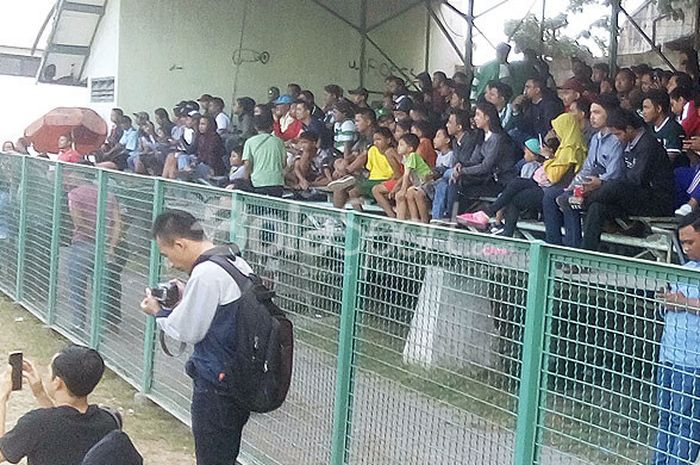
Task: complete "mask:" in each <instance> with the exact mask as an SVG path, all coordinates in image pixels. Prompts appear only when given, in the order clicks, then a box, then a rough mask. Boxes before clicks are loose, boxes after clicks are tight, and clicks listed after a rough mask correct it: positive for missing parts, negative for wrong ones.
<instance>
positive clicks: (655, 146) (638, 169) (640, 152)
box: [623, 129, 675, 205]
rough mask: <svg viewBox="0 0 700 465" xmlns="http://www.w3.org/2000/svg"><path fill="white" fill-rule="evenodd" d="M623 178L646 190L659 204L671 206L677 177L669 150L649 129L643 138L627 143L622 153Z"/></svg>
mask: <svg viewBox="0 0 700 465" xmlns="http://www.w3.org/2000/svg"><path fill="white" fill-rule="evenodd" d="M623 161H624V174H623V179H624V180H625V181H626V182H628V183H630V184H633V185H635V186H638V187H641V188H642V189H643V190H645V191H647V192H648V194H649V198H650V200H651V201H652V202H654V203H657V202H658V203H657V205H666V204H669V205H671V204H672V203H673V197H674V182H675V181H674V176H673V167H672V165H671V160H669V158H668V155H667V153H666V149H665V148H664V146H663V145H661V143H660V142H659V141H658V140H657V139H656V137H654V136H653V135H652V134H651V133H650V132H649V131H647V130H646V129H644V130H643V133H642V135H641V137H640V138H639V139H638V140H636V141H632V143H630V144H628V146H627V147H626V148H625V150H624V152H623Z"/></svg>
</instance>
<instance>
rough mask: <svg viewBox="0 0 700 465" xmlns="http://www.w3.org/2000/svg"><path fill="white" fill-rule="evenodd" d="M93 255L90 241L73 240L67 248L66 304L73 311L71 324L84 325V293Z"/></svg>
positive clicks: (85, 309) (93, 248) (90, 272)
mask: <svg viewBox="0 0 700 465" xmlns="http://www.w3.org/2000/svg"><path fill="white" fill-rule="evenodd" d="M94 255H95V245H94V244H92V243H90V242H83V241H77V242H73V243H72V244H71V246H70V248H69V249H68V265H67V268H68V305H69V306H70V308H71V310H72V312H73V324H74V325H75V326H77V327H79V328H84V327H85V320H86V315H87V307H86V306H85V294H86V293H87V287H88V283H89V281H90V277H91V276H92V258H93V256H94Z"/></svg>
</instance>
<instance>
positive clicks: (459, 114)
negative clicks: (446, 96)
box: [432, 107, 495, 222]
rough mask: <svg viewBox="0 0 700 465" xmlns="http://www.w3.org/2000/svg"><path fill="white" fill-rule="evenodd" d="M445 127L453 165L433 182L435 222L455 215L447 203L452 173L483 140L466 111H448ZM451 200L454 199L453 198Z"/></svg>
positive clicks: (468, 157) (465, 162)
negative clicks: (450, 140) (449, 142)
mask: <svg viewBox="0 0 700 465" xmlns="http://www.w3.org/2000/svg"><path fill="white" fill-rule="evenodd" d="M494 108H495V107H494ZM446 129H447V133H448V134H449V136H450V137H451V138H452V150H453V151H454V166H453V167H452V168H449V169H447V170H446V171H445V173H444V174H443V176H442V177H441V178H440V179H439V180H438V181H437V182H436V183H435V184H434V187H435V197H434V199H433V207H432V219H433V221H435V222H438V221H442V220H443V219H445V218H449V217H451V216H452V215H456V213H455V212H453V211H452V210H453V208H454V207H455V206H454V205H453V204H452V203H450V204H448V190H449V189H450V187H451V184H452V181H451V179H452V173H453V171H454V170H455V169H459V168H461V167H462V165H466V164H467V163H468V162H469V159H470V158H471V155H472V153H473V152H474V149H475V148H476V147H477V146H478V145H479V144H481V141H482V140H483V133H482V132H481V131H479V130H477V129H473V128H472V127H471V122H470V118H469V112H466V111H453V112H450V115H449V117H448V119H447V124H446ZM452 200H453V201H454V199H452Z"/></svg>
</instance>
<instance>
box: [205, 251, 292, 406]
mask: <svg viewBox="0 0 700 465" xmlns="http://www.w3.org/2000/svg"><path fill="white" fill-rule="evenodd" d="M203 258H204V257H203ZM236 259H237V258H236V256H235V255H233V254H231V255H208V256H206V259H205V260H208V261H212V262H214V263H216V264H217V265H219V266H221V267H222V268H223V269H224V270H226V272H227V273H228V274H229V275H230V276H231V278H233V280H234V281H235V282H236V284H237V285H238V287H239V288H240V290H241V297H240V299H239V300H238V301H237V303H238V309H237V311H238V314H237V316H236V329H235V331H236V337H235V341H236V342H235V344H236V347H235V350H234V356H233V359H232V360H230V361H229V363H227V364H226V368H225V371H224V379H226V381H228V384H229V387H230V390H231V392H232V394H233V395H234V396H235V397H236V399H237V400H238V402H240V404H241V405H242V406H244V407H245V408H247V409H249V410H251V411H252V412H258V413H267V412H271V411H273V410H275V409H277V408H279V407H280V406H281V405H282V403H284V400H285V399H286V397H287V392H288V391H289V386H290V383H291V380H292V359H293V355H294V331H293V326H292V322H291V321H289V319H287V317H286V316H285V314H284V312H283V311H282V310H281V309H280V308H279V307H278V306H277V305H276V304H275V303H274V302H273V301H272V299H273V297H274V296H275V293H274V292H273V291H271V290H269V289H268V288H267V287H265V285H264V284H263V283H262V280H261V279H260V278H259V277H258V276H256V275H253V274H251V275H249V276H246V275H244V274H243V273H241V271H240V270H239V269H238V268H237V267H236V266H235V265H234V264H233V263H234V262H235V260H236ZM203 261H204V260H203Z"/></svg>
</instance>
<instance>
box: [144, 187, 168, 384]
mask: <svg viewBox="0 0 700 465" xmlns="http://www.w3.org/2000/svg"><path fill="white" fill-rule="evenodd" d="M162 210H163V180H162V179H156V180H155V181H154V184H153V207H152V213H151V217H152V219H153V220H155V219H156V217H157V216H158V215H159V214H160V212H161V211H162ZM160 262H161V259H160V251H159V250H158V244H156V241H155V240H153V239H151V251H150V256H149V259H148V285H149V286H155V285H156V284H157V283H158V279H159V278H160ZM155 345H156V319H155V318H154V317H152V316H149V317H147V320H146V329H145V332H144V341H143V380H142V381H143V382H142V384H141V392H143V393H144V394H148V393H149V392H151V388H152V387H153V357H154V356H155Z"/></svg>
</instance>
